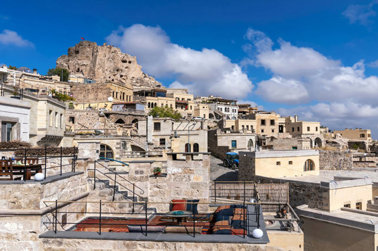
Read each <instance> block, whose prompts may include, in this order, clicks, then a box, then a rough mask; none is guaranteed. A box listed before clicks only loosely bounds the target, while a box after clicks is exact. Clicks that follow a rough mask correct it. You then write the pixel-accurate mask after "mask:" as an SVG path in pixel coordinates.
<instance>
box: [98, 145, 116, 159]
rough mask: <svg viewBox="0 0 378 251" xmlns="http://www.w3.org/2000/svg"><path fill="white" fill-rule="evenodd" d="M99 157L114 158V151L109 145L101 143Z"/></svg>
mask: <svg viewBox="0 0 378 251" xmlns="http://www.w3.org/2000/svg"><path fill="white" fill-rule="evenodd" d="M100 157H101V158H109V159H113V158H114V153H113V150H112V148H111V147H110V146H108V145H105V144H101V145H100Z"/></svg>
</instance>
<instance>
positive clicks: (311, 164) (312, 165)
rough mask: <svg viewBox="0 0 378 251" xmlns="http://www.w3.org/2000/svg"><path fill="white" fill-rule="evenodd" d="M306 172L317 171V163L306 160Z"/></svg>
mask: <svg viewBox="0 0 378 251" xmlns="http://www.w3.org/2000/svg"><path fill="white" fill-rule="evenodd" d="M304 170H305V171H313V170H315V163H314V161H312V160H311V159H308V160H306V162H305V165H304Z"/></svg>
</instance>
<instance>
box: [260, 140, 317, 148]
mask: <svg viewBox="0 0 378 251" xmlns="http://www.w3.org/2000/svg"><path fill="white" fill-rule="evenodd" d="M264 148H267V149H272V150H277V151H285V150H293V149H297V150H307V149H311V142H310V139H302V138H274V137H272V138H267V139H266V141H265V146H263V149H264Z"/></svg>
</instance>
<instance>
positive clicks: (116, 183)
mask: <svg viewBox="0 0 378 251" xmlns="http://www.w3.org/2000/svg"><path fill="white" fill-rule="evenodd" d="M96 172H100V173H101V174H102V175H104V176H105V177H106V178H108V179H110V180H112V181H114V182H115V183H114V188H113V189H114V190H115V186H116V185H119V186H121V187H123V188H124V189H126V190H127V191H129V192H131V193H133V194H137V193H135V192H133V191H132V190H131V189H129V188H127V187H125V186H124V185H122V184H119V183H118V182H117V180H116V179H113V178H111V177H110V176H108V175H107V174H106V173H104V172H102V171H100V170H99V169H96ZM137 195H138V194H137ZM138 196H139V197H142V196H140V195H138Z"/></svg>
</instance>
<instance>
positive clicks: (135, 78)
mask: <svg viewBox="0 0 378 251" xmlns="http://www.w3.org/2000/svg"><path fill="white" fill-rule="evenodd" d="M56 66H57V67H60V68H65V69H67V70H68V71H69V72H70V74H73V75H79V76H84V77H86V78H89V79H93V80H96V82H99V83H105V82H115V83H124V84H131V85H133V87H134V88H135V87H141V88H143V87H145V88H153V87H157V86H161V84H160V83H159V82H157V81H156V80H155V79H154V78H153V77H150V76H148V75H147V74H145V73H143V71H142V67H141V66H140V65H138V63H137V60H136V57H134V56H130V55H128V54H126V53H122V52H121V50H120V49H119V48H116V47H113V46H110V45H106V44H104V45H102V46H99V45H97V44H96V43H95V42H90V41H81V42H80V43H78V44H76V45H75V46H74V47H71V48H69V49H68V54H67V55H63V56H61V57H59V58H58V59H57V61H56Z"/></svg>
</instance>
